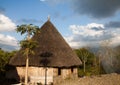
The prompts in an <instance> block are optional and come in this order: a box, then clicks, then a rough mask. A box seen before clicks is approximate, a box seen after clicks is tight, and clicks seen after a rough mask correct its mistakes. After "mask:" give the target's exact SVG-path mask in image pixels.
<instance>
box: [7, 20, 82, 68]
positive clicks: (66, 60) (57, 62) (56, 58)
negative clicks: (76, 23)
mask: <svg viewBox="0 0 120 85" xmlns="http://www.w3.org/2000/svg"><path fill="white" fill-rule="evenodd" d="M32 39H33V40H35V41H37V42H38V46H37V47H36V48H35V49H34V52H35V54H34V55H31V56H29V66H44V65H46V66H50V67H71V66H79V65H80V64H81V61H80V59H79V58H78V57H77V56H76V54H75V53H74V52H73V50H72V49H71V48H70V47H69V45H68V44H67V43H66V42H65V40H64V39H63V37H62V36H61V35H60V33H59V32H58V31H57V29H56V28H55V27H54V25H53V24H52V23H51V22H50V21H49V20H48V21H47V22H46V23H45V24H44V25H43V26H42V27H41V28H40V32H39V33H36V34H35V35H34V36H33V38H32ZM25 61H26V57H25V56H24V55H23V53H22V52H21V50H20V51H19V52H17V54H16V55H15V56H14V57H12V58H11V60H10V62H9V64H11V65H15V66H25Z"/></svg>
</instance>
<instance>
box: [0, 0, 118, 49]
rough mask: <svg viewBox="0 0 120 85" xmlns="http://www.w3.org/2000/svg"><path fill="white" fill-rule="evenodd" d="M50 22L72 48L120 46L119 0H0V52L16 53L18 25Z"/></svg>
mask: <svg viewBox="0 0 120 85" xmlns="http://www.w3.org/2000/svg"><path fill="white" fill-rule="evenodd" d="M48 15H50V19H51V22H52V23H53V24H54V25H55V27H56V28H57V29H58V31H59V32H60V33H61V34H62V36H63V37H64V38H65V40H66V41H67V42H68V43H69V45H70V46H71V47H73V48H79V47H83V46H98V45H100V43H101V42H102V41H106V40H109V41H110V42H111V45H113V46H116V45H119V44H120V0H0V48H3V49H5V50H14V49H18V46H19V45H18V43H19V41H20V40H22V39H24V36H21V35H20V34H18V33H16V31H15V29H16V26H17V25H21V24H31V23H32V24H34V25H37V26H39V27H41V26H42V25H43V24H44V23H45V22H46V21H47V16H48Z"/></svg>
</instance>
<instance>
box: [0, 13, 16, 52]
mask: <svg viewBox="0 0 120 85" xmlns="http://www.w3.org/2000/svg"><path fill="white" fill-rule="evenodd" d="M15 28H16V25H15V23H13V22H12V20H11V19H10V18H9V17H7V16H5V15H3V14H0V32H1V33H2V34H0V48H2V49H4V50H7V51H10V50H15V49H17V48H18V43H17V39H15V37H12V36H10V35H9V34H8V33H9V32H10V31H14V30H15ZM5 32H6V33H7V34H6V33H5ZM4 33H5V34H4Z"/></svg>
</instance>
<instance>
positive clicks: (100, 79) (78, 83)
mask: <svg viewBox="0 0 120 85" xmlns="http://www.w3.org/2000/svg"><path fill="white" fill-rule="evenodd" d="M57 85H120V74H116V73H112V74H106V75H101V76H91V77H83V78H78V79H66V81H63V82H61V83H60V84H57Z"/></svg>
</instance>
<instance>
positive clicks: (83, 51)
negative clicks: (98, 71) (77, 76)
mask: <svg viewBox="0 0 120 85" xmlns="http://www.w3.org/2000/svg"><path fill="white" fill-rule="evenodd" d="M76 52H77V55H78V56H79V57H80V59H81V60H82V62H83V69H84V72H85V69H86V62H87V59H88V56H89V52H88V50H87V49H86V48H81V49H78V50H76Z"/></svg>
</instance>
